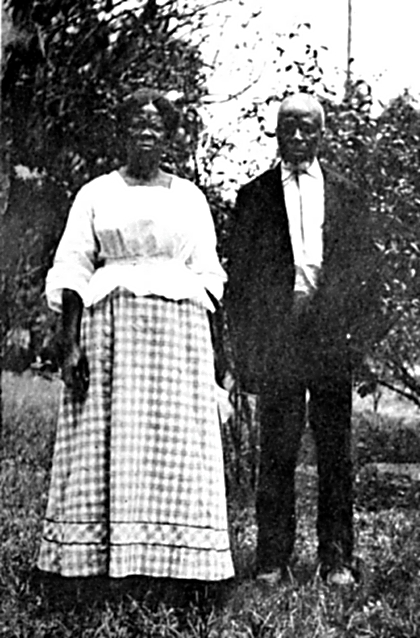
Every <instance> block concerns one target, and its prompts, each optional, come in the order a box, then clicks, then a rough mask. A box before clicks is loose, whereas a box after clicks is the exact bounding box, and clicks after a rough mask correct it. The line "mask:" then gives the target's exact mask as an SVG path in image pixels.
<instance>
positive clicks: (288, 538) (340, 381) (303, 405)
mask: <svg viewBox="0 0 420 638" xmlns="http://www.w3.org/2000/svg"><path fill="white" fill-rule="evenodd" d="M305 341H306V340H305V338H304V337H303V338H302V339H301V340H299V341H298V342H296V341H295V342H294V343H293V342H291V344H289V348H288V353H287V356H286V357H285V358H284V359H283V361H282V365H281V366H279V367H280V370H278V371H277V374H276V373H273V374H272V375H270V377H271V380H270V381H268V382H267V383H266V384H265V386H264V389H263V391H262V392H261V395H260V422H261V456H260V474H259V483H258V489H257V499H256V513H257V523H258V540H257V568H258V570H259V571H260V572H264V571H271V570H273V569H277V568H285V567H286V566H287V563H288V561H289V559H290V556H291V554H292V551H293V545H294V540H295V529H296V517H295V468H296V463H297V457H298V452H299V447H300V441H301V437H302V433H303V429H304V427H305V423H306V418H308V419H309V424H310V426H311V428H312V431H313V434H314V438H315V443H316V449H317V463H318V519H317V532H318V556H319V560H320V562H321V570H323V571H324V572H326V571H328V570H329V569H331V568H335V567H340V566H342V565H350V563H351V560H352V551H353V517H352V501H353V498H352V461H351V397H352V383H351V372H350V365H349V364H348V363H347V359H346V355H345V353H342V354H341V355H339V356H337V353H335V354H334V356H329V355H327V354H325V353H323V352H322V349H318V348H317V349H315V351H314V350H308V347H309V346H308V344H307V343H305ZM317 351H318V352H317ZM308 394H309V402H308V403H307V395H308Z"/></svg>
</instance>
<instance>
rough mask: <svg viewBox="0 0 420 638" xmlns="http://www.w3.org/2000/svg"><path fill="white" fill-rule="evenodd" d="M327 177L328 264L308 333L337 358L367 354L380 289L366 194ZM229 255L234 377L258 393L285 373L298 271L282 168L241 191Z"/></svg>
mask: <svg viewBox="0 0 420 638" xmlns="http://www.w3.org/2000/svg"><path fill="white" fill-rule="evenodd" d="M322 170H323V174H324V192H325V219H324V227H323V264H322V268H321V272H320V277H319V285H318V288H317V291H316V292H315V294H314V296H313V299H312V300H311V303H310V313H309V316H308V317H307V330H308V331H309V333H311V334H312V335H313V343H314V344H315V343H316V344H318V347H320V344H321V347H322V348H323V350H324V352H325V350H329V351H330V352H332V351H334V352H335V355H336V357H338V358H339V357H341V356H342V355H343V353H344V351H346V352H347V351H348V346H349V344H350V343H351V347H352V350H353V352H360V350H361V349H362V343H363V341H364V339H365V338H366V333H367V332H368V331H369V325H370V322H371V319H372V310H371V309H372V301H373V299H374V298H377V294H376V288H377V282H376V280H375V276H374V274H375V273H374V262H373V260H372V255H373V252H372V243H371V240H370V230H369V228H370V225H369V221H368V211H367V210H366V206H365V204H364V201H363V197H362V194H361V193H360V191H359V190H358V189H356V188H355V187H354V186H353V185H352V184H351V183H350V182H349V181H348V180H347V179H345V178H343V177H341V176H339V175H338V174H336V173H334V172H333V171H331V170H328V169H326V168H322ZM227 252H228V285H227V291H226V297H225V302H226V308H227V312H228V318H229V325H230V335H231V339H232V345H233V353H234V360H235V368H236V370H235V372H236V374H237V375H238V376H239V378H240V380H241V382H242V386H243V388H244V389H245V390H248V391H250V392H256V391H257V392H258V391H259V389H260V387H261V383H262V382H264V379H265V378H266V375H267V374H270V373H271V371H272V370H273V366H277V367H281V366H282V355H283V351H284V345H285V343H287V340H288V339H289V338H290V328H291V326H290V322H291V320H290V317H291V313H290V311H291V308H292V303H293V289H294V282H295V267H294V259H293V251H292V243H291V238H290V233H289V223H288V218H287V212H286V206H285V200H284V194H283V187H282V180H281V168H280V165H278V166H277V167H276V168H274V169H272V170H268V171H266V172H265V173H263V174H262V175H260V176H258V177H257V178H256V179H254V180H253V181H251V182H250V183H248V184H246V185H245V186H243V187H242V188H241V189H240V190H239V193H238V197H237V202H236V207H235V212H234V218H233V223H232V225H231V228H230V232H229V237H228V242H227Z"/></svg>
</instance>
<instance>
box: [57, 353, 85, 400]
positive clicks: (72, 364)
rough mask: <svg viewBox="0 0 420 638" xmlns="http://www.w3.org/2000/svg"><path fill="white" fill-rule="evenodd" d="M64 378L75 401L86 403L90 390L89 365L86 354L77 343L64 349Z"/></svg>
mask: <svg viewBox="0 0 420 638" xmlns="http://www.w3.org/2000/svg"><path fill="white" fill-rule="evenodd" d="M62 376H63V381H64V383H65V384H66V386H67V388H69V389H70V390H71V391H72V392H73V396H74V397H75V399H76V400H77V401H84V399H85V398H86V393H87V391H88V388H89V364H88V360H87V358H86V355H85V353H84V352H83V350H82V349H81V348H80V346H79V345H78V344H77V343H73V344H72V345H71V346H69V347H65V348H64V357H63V365H62Z"/></svg>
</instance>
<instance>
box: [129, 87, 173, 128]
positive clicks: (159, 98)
mask: <svg viewBox="0 0 420 638" xmlns="http://www.w3.org/2000/svg"><path fill="white" fill-rule="evenodd" d="M146 104H153V106H154V107H155V108H156V109H157V110H158V112H159V114H160V116H161V117H162V120H163V123H164V125H165V128H166V130H167V132H168V134H169V135H170V136H172V135H174V134H175V133H176V131H177V128H178V126H179V122H180V113H179V111H178V109H176V108H175V106H174V105H173V104H172V102H171V101H170V100H168V99H167V98H166V97H164V95H162V93H160V92H159V91H156V90H154V89H138V90H137V91H135V92H134V93H132V94H131V95H130V96H128V97H127V98H126V99H125V100H124V101H123V103H122V104H121V106H120V108H119V112H118V121H119V125H120V127H122V130H123V131H124V129H125V130H126V127H127V125H128V123H129V122H130V118H131V116H132V115H133V114H134V113H136V112H138V110H139V109H141V108H142V107H143V106H145V105H146Z"/></svg>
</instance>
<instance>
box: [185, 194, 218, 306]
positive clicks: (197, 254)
mask: <svg viewBox="0 0 420 638" xmlns="http://www.w3.org/2000/svg"><path fill="white" fill-rule="evenodd" d="M195 192H196V197H195V198H194V207H195V210H194V217H195V220H196V222H197V223H196V226H195V242H194V246H193V250H192V252H191V255H190V257H189V259H188V261H187V266H188V267H189V268H190V269H191V270H192V271H193V272H194V273H195V274H196V275H199V277H200V279H201V280H202V284H203V288H205V289H206V291H207V292H209V293H210V295H211V296H212V297H214V298H215V299H216V300H218V301H219V300H220V299H221V298H222V295H223V286H224V283H225V281H226V273H225V271H224V270H223V268H222V266H221V264H220V261H219V258H218V255H217V251H216V232H215V228H214V223H213V218H212V215H211V212H210V208H209V205H208V203H207V200H206V198H205V196H204V195H203V193H202V192H201V191H200V190H199V189H198V188H196V189H195Z"/></svg>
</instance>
